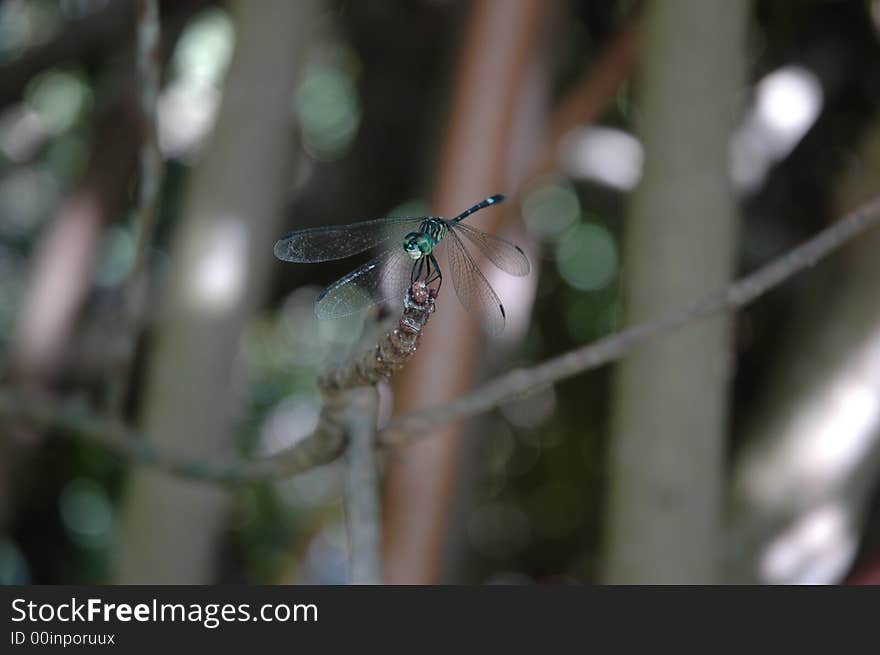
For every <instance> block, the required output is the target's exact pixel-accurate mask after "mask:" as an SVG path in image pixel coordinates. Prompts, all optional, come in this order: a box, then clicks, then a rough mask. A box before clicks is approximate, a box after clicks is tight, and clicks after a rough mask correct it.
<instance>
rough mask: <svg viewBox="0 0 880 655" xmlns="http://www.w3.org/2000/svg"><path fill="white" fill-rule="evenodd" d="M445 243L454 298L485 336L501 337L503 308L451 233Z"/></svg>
mask: <svg viewBox="0 0 880 655" xmlns="http://www.w3.org/2000/svg"><path fill="white" fill-rule="evenodd" d="M445 241H446V242H447V243H448V244H449V245H448V247H447V253H448V257H449V267H450V269H451V271H452V285H453V286H454V287H455V295H457V296H458V299H459V301H461V304H462V305H464V308H465V309H466V310H467V311H468V312H469V313H470V314H472V315H473V316H474V318H476V319H477V320H478V321H479V322H480V324H481V325H482V326H483V329H484V330H486V332H488V333H489V334H492V335H495V334H500V333H501V332H502V331H503V330H504V322H505V317H504V305H502V304H501V301H500V300H499V299H498V296H497V295H496V294H495V291H494V290H493V289H492V287H491V285H490V284H489V281H488V280H486V277H485V276H484V275H483V273H482V271H480V269H479V268H478V267H477V265H476V264H475V263H474V260H473V258H472V257H471V255H470V253H469V252H468V251H467V249H466V248H465V246H464V243H462V241H461V239H459V238H458V235H456V233H455V231H454V230H453V231H451V232H450V233H449V236H448V237H447V238H446V239H445Z"/></svg>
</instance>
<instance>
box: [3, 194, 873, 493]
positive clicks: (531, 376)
mask: <svg viewBox="0 0 880 655" xmlns="http://www.w3.org/2000/svg"><path fill="white" fill-rule="evenodd" d="M878 224H880V196H878V197H876V198H874V199H873V200H871V201H869V202H868V203H866V204H864V205H862V206H861V207H859V208H857V209H856V210H854V211H852V212H850V213H849V214H847V215H846V216H844V217H843V218H841V219H840V220H838V221H837V222H835V223H833V224H832V225H831V226H829V227H827V228H826V229H824V230H823V231H821V232H820V233H819V234H817V235H816V236H815V237H813V238H812V239H810V240H809V241H806V242H805V243H803V244H801V245H800V246H798V247H796V248H794V249H793V250H790V251H788V252H787V253H785V254H783V255H781V256H779V257H778V258H776V259H775V260H774V261H772V262H771V263H769V264H767V265H766V266H764V267H763V268H760V269H758V270H757V271H755V272H754V273H752V274H750V275H747V276H746V277H744V278H741V279H739V280H738V281H736V282H734V283H733V284H731V285H730V286H729V287H728V288H727V289H726V290H724V291H722V292H720V293H716V294H713V295H711V296H707V297H705V298H703V299H701V300H699V301H697V302H694V303H692V304H690V305H688V306H687V307H685V308H682V309H679V310H675V311H672V312H669V313H667V314H663V315H662V316H659V317H657V318H655V319H652V320H649V321H645V322H644V323H639V324H638V325H634V326H632V327H630V328H627V329H626V330H623V331H622V332H619V333H617V334H614V335H612V336H609V337H606V338H605V339H601V340H599V341H597V342H595V343H593V344H591V345H588V346H584V347H583V348H577V349H575V350H572V351H570V352H568V353H565V354H563V355H560V356H558V357H554V358H552V359H550V360H548V361H546V362H544V363H543V364H539V365H538V366H535V367H532V368H527V369H519V370H516V371H512V372H510V373H507V374H505V375H502V376H500V377H499V378H496V379H495V380H493V381H491V382H488V383H486V384H484V385H483V386H481V387H478V388H477V389H474V390H473V391H471V392H469V393H467V394H465V395H463V396H461V397H460V398H458V399H457V400H454V401H452V402H450V403H447V404H443V405H438V406H435V407H431V408H428V409H426V410H423V411H419V412H412V413H410V414H406V415H403V416H400V417H399V418H397V419H395V420H393V421H392V422H391V423H390V424H389V425H388V426H387V427H386V428H385V430H384V431H383V432H381V433H380V440H381V441H380V443H381V444H382V445H384V446H398V445H402V444H405V443H407V442H409V441H411V440H412V439H414V438H415V436H418V435H419V434H420V433H421V432H422V431H423V430H425V429H426V427H432V426H436V425H442V424H445V423H449V422H452V421H458V420H461V419H463V418H467V417H470V416H474V415H476V414H480V413H482V412H485V411H489V410H490V409H493V408H495V407H497V406H498V405H499V404H500V403H502V402H504V401H506V400H509V399H511V398H514V397H516V396H518V395H521V394H526V393H528V392H530V391H534V390H536V389H540V388H542V387H545V386H547V385H548V384H553V383H555V382H559V381H561V380H564V379H566V378H569V377H572V376H574V375H577V374H578V373H583V372H585V371H588V370H591V369H594V368H598V367H599V366H602V365H604V364H607V363H609V362H612V361H614V360H617V359H620V358H621V357H623V356H624V355H626V354H627V353H628V352H630V351H631V350H632V349H633V348H635V347H636V346H638V345H640V344H642V343H644V342H646V341H648V340H649V339H651V338H653V337H655V336H658V335H661V334H665V333H668V332H671V331H672V330H675V329H677V328H681V327H684V326H686V325H688V324H690V323H693V322H695V321H698V320H700V319H704V318H706V317H708V316H711V315H713V314H717V313H719V312H722V311H732V310H736V309H739V308H741V307H744V306H745V305H748V304H749V303H751V302H753V301H755V300H757V299H758V298H760V297H761V296H762V295H764V294H765V293H767V292H768V291H770V290H772V289H774V288H775V287H777V286H779V285H780V284H782V283H783V282H785V281H786V280H788V279H789V278H791V277H793V276H794V275H796V274H797V273H800V272H801V271H803V270H805V269H807V268H810V267H812V266H814V265H815V264H817V263H818V262H819V261H821V260H822V259H824V258H825V257H827V256H828V255H830V254H831V253H833V252H834V251H835V250H837V249H838V248H840V247H841V246H843V245H844V244H845V243H847V242H848V241H850V240H852V239H854V238H855V237H857V236H859V235H860V234H863V233H865V232H866V231H867V230H869V229H871V228H873V227H875V226H877V225H878ZM325 402H328V403H331V404H334V406H333V407H325V411H324V413H323V414H322V423H321V424H320V425H319V427H318V429H317V430H316V431H315V433H313V434H312V435H311V436H309V437H307V438H305V439H304V440H302V441H300V442H299V443H297V444H296V445H295V446H292V447H291V448H289V449H287V450H285V451H282V452H280V453H278V454H276V455H273V456H272V457H268V458H265V459H262V460H254V461H239V462H232V463H229V464H215V463H210V462H205V461H202V460H197V459H192V458H185V457H178V456H177V455H176V454H174V453H170V452H165V451H161V450H158V449H156V448H154V447H152V446H151V445H150V444H149V443H148V442H147V440H145V439H143V438H141V436H140V435H138V434H137V433H136V432H134V431H133V430H131V429H130V428H128V427H126V426H125V425H124V424H123V423H121V422H120V421H119V420H118V419H105V418H99V417H96V416H95V415H94V414H93V413H92V411H91V410H89V409H88V408H87V407H86V406H85V405H84V404H82V403H80V402H77V401H74V400H66V401H65V400H58V399H53V398H49V397H46V396H36V395H34V394H32V393H26V392H19V391H14V390H3V391H0V420H2V422H4V423H6V424H10V423H15V422H24V423H28V424H31V425H35V426H36V427H41V428H44V429H52V430H57V431H59V432H64V433H67V434H69V435H72V436H75V437H79V438H82V439H84V440H87V441H92V442H94V443H97V444H99V445H101V446H103V447H106V448H107V449H108V450H110V451H111V452H114V453H116V454H118V455H120V456H122V457H125V458H127V459H130V460H132V461H133V462H135V463H138V464H143V465H147V466H156V467H158V468H161V469H163V470H165V471H168V472H171V473H175V474H178V475H181V476H185V477H189V478H196V479H200V480H207V481H215V482H227V483H243V482H245V483H246V482H255V481H259V480H267V479H277V478H283V477H287V476H290V475H294V474H296V473H302V472H304V471H307V470H309V469H311V468H315V467H316V466H320V465H322V464H326V463H328V462H331V461H333V460H334V459H336V458H337V457H339V456H340V455H341V454H342V451H343V449H344V445H345V443H344V441H345V440H344V436H343V432H344V427H343V425H342V424H341V422H340V421H339V417H340V416H343V415H344V411H345V407H347V397H346V395H345V394H341V393H340V394H330V395H329V396H328V397H326V398H325Z"/></svg>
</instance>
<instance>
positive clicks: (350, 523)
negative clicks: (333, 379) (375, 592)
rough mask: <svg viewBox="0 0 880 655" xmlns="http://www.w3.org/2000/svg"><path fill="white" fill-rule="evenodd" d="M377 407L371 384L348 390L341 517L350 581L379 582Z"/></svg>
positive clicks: (380, 569) (379, 531) (380, 559)
mask: <svg viewBox="0 0 880 655" xmlns="http://www.w3.org/2000/svg"><path fill="white" fill-rule="evenodd" d="M377 409H378V395H377V393H376V389H375V388H374V387H361V388H360V389H355V390H354V391H352V392H351V393H350V395H349V407H348V411H347V413H346V430H347V433H348V449H347V450H346V453H345V462H346V476H345V519H346V526H347V528H348V529H347V532H348V542H349V561H350V562H351V575H350V579H351V583H352V584H381V582H382V558H381V552H382V548H381V545H382V543H381V542H382V521H381V510H380V507H381V505H382V503H381V500H380V498H379V461H378V457H377V452H376V450H377V449H376V412H377Z"/></svg>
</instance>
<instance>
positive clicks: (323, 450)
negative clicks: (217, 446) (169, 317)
mask: <svg viewBox="0 0 880 655" xmlns="http://www.w3.org/2000/svg"><path fill="white" fill-rule="evenodd" d="M341 412H344V406H342V407H334V408H332V409H331V410H330V411H326V412H324V414H322V418H321V421H320V423H319V425H318V428H317V429H316V430H315V432H314V433H312V434H311V435H310V436H309V437H307V438H306V439H303V440H302V441H300V442H298V443H297V444H296V445H294V446H292V447H290V448H288V449H286V450H284V451H282V452H280V453H278V454H276V455H273V456H271V457H266V458H263V459H256V460H250V461H232V462H226V463H224V462H211V461H207V460H204V459H199V458H194V457H187V456H182V455H179V454H177V453H175V452H173V451H169V450H164V449H161V448H157V447H155V446H154V445H153V444H152V443H151V441H150V440H149V439H147V438H144V436H143V435H141V434H139V433H137V432H136V431H135V430H133V429H132V428H131V427H129V426H127V425H126V424H125V423H123V422H122V421H121V420H120V419H118V418H116V417H102V416H97V415H96V414H95V413H94V410H92V409H91V408H90V407H89V406H88V405H86V404H85V403H83V402H81V401H79V400H76V399H67V400H65V399H58V398H53V397H50V396H47V395H39V394H35V393H28V392H16V391H10V390H5V391H0V419H2V422H3V423H4V424H5V425H7V426H9V427H14V426H15V424H16V423H19V422H21V423H25V424H27V425H29V426H33V427H36V428H38V429H41V430H46V431H50V430H51V431H58V432H61V433H64V434H67V435H69V436H72V437H76V438H78V439H82V440H83V441H85V442H90V443H94V444H96V445H98V446H101V447H103V448H106V449H107V450H108V451H110V452H111V453H113V454H115V455H118V456H119V457H121V458H123V459H127V460H129V461H131V462H134V463H137V464H140V465H143V466H152V467H155V468H158V469H160V470H163V471H166V472H168V473H172V474H174V475H178V476H180V477H184V478H190V479H194V480H202V481H206V482H217V483H224V484H245V483H252V482H259V481H261V480H272V479H280V478H286V477H289V476H291V475H294V474H296V473H302V472H304V471H308V470H310V469H313V468H315V467H317V466H321V465H323V464H327V463H329V462H332V461H333V460H335V459H337V458H338V457H339V456H340V455H341V454H342V452H343V450H344V446H345V437H344V431H343V428H344V426H343V425H341V424H338V423H335V422H334V421H335V417H336V416H337V415H338V414H339V413H341Z"/></svg>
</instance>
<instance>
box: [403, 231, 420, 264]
mask: <svg viewBox="0 0 880 655" xmlns="http://www.w3.org/2000/svg"><path fill="white" fill-rule="evenodd" d="M420 237H421V235H420V234H419V233H418V232H411V233H410V234H407V235H406V236H405V237H404V239H403V248H404V250H406V254H407V255H409V256H410V257H411V258H413V259H421V257H422V255H423V252H422V249H421V245H420V243H419V241H420Z"/></svg>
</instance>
